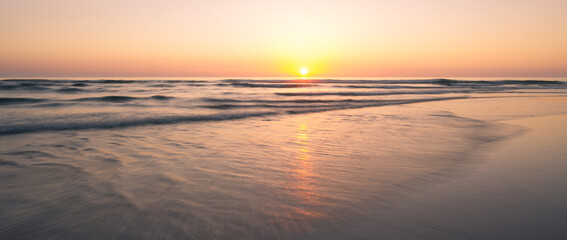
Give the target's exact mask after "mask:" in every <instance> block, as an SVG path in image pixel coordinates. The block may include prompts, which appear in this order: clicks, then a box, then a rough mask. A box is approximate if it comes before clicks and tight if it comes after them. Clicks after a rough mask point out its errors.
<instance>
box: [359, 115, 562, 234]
mask: <svg viewBox="0 0 567 240" xmlns="http://www.w3.org/2000/svg"><path fill="white" fill-rule="evenodd" d="M503 122H504V123H506V124H514V125H517V126H521V127H525V128H528V129H529V130H528V131H526V132H525V133H524V134H521V135H519V136H516V137H513V138H508V139H504V140H503V141H501V142H499V143H498V146H496V147H495V148H493V149H489V150H488V151H487V152H484V153H481V156H482V157H483V159H485V161H482V162H481V163H480V164H479V165H478V166H476V167H475V168H474V169H472V170H471V171H470V172H468V173H467V174H466V175H465V176H459V177H457V178H453V179H451V181H448V182H445V183H437V184H434V185H431V186H429V187H427V189H425V190H423V191H418V192H415V193H413V194H409V195H408V196H406V197H407V198H405V199H403V200H401V202H400V203H398V204H395V206H393V207H392V208H390V209H387V210H386V211H384V212H383V214H384V216H382V217H381V219H382V221H381V222H380V224H381V225H380V226H381V227H379V229H380V230H379V231H377V232H375V234H369V236H370V235H373V237H379V238H384V239H390V238H391V239H394V238H399V237H403V238H404V239H429V238H431V239H563V237H565V236H567V229H565V228H564V227H562V224H563V223H564V222H566V221H567V200H566V199H567V193H566V192H564V191H562V190H563V187H564V186H563V183H565V182H567V170H565V169H567V161H564V159H562V158H564V157H565V156H567V141H566V140H567V137H566V136H567V130H565V129H558V128H557V127H558V126H560V124H561V123H563V122H567V114H553V115H545V116H537V117H525V118H519V119H514V120H506V121H503ZM554 129H555V130H557V131H554ZM557 140H560V141H557ZM561 140H562V141H561ZM550 143H551V144H550Z"/></svg>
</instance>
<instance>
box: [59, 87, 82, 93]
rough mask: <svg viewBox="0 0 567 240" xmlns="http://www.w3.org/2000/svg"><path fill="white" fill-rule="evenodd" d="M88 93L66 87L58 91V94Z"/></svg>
mask: <svg viewBox="0 0 567 240" xmlns="http://www.w3.org/2000/svg"><path fill="white" fill-rule="evenodd" d="M86 91H87V90H84V89H81V88H75V87H65V88H60V89H57V92H60V93H76V92H86Z"/></svg>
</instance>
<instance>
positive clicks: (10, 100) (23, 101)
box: [0, 98, 47, 105]
mask: <svg viewBox="0 0 567 240" xmlns="http://www.w3.org/2000/svg"><path fill="white" fill-rule="evenodd" d="M46 100H47V99H41V98H0V105H10V104H26V103H39V102H44V101H46Z"/></svg>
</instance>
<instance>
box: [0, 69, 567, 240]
mask: <svg viewBox="0 0 567 240" xmlns="http://www.w3.org/2000/svg"><path fill="white" fill-rule="evenodd" d="M353 86H354V87H353ZM564 86H565V84H564V83H563V82H546V81H530V82H518V81H498V82H490V83H484V82H478V81H454V80H446V79H433V80H412V81H394V80H392V81H385V80H374V81H355V80H348V81H347V80H309V81H301V80H222V81H198V80H190V81H185V80H179V81H174V80H144V81H130V80H128V81H118V80H83V81H78V80H77V81H75V80H9V81H2V82H1V84H0V89H2V90H1V91H2V97H1V101H0V102H1V103H0V104H2V105H1V106H0V109H1V110H2V115H1V116H0V143H1V144H0V178H1V181H0V238H2V239H49V238H52V239H243V238H244V239H307V238H310V237H312V235H311V234H312V233H313V232H315V231H317V232H320V231H327V232H332V231H334V230H337V229H348V228H349V227H352V226H355V225H357V224H358V223H361V222H368V221H369V219H375V218H376V216H377V214H379V213H380V209H383V208H385V207H388V206H389V205H390V204H392V203H395V202H396V201H397V200H398V198H399V197H400V196H403V195H404V194H405V193H407V192H408V191H409V192H411V191H418V190H419V189H420V188H421V187H422V186H426V185H429V184H432V183H434V182H435V181H440V180H441V181H442V180H443V179H445V178H448V177H451V176H452V175H454V174H456V173H458V172H459V171H462V170H464V169H467V167H468V166H470V165H471V164H475V163H476V162H477V161H478V160H477V159H476V152H477V151H478V150H479V149H481V148H482V147H483V146H485V145H486V144H487V143H490V142H494V141H497V140H499V139H502V138H504V137H507V136H511V135H513V134H515V133H518V131H519V130H518V129H516V128H513V127H510V126H506V125H502V124H496V123H491V122H485V121H481V120H477V119H470V118H465V117H461V116H457V115H455V114H453V113H451V112H446V111H439V110H434V109H430V108H422V107H416V106H414V105H412V104H410V103H417V102H428V101H449V100H453V99H464V98H468V99H471V98H482V97H506V96H518V95H522V94H524V95H525V94H540V95H561V94H564V92H565V90H564ZM408 104H409V105H408ZM369 107H372V108H369ZM362 237H370V236H362Z"/></svg>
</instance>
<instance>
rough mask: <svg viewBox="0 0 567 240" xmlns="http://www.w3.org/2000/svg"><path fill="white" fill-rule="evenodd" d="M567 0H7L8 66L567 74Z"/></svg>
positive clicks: (45, 70)
mask: <svg viewBox="0 0 567 240" xmlns="http://www.w3.org/2000/svg"><path fill="white" fill-rule="evenodd" d="M566 12H567V1H566V0H474V1H470V0H427V1H426V0H423V1H417V0H414V1H409V0H396V1H393V0H388V1H383V0H373V1H370V0H368V1H365V0H325V1H317V0H312V1H309V0H302V1H300V0H286V1H270V0H231V1H228V0H227V1H223V0H207V1H201V0H199V1H191V0H160V1H157V0H155V1H151V0H97V1H90V0H49V1H46V0H2V1H0V77H73V76H74V77H98V76H100V77H111V76H117V77H120V76H122V77H289V76H298V75H300V73H299V72H300V69H301V68H306V69H308V70H309V73H308V76H311V77H318V76H320V77H323V76H325V77H449V76H451V77H454V76H455V77H458V76H461V77H566V76H567V44H566V43H567V14H565V13H566Z"/></svg>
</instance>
